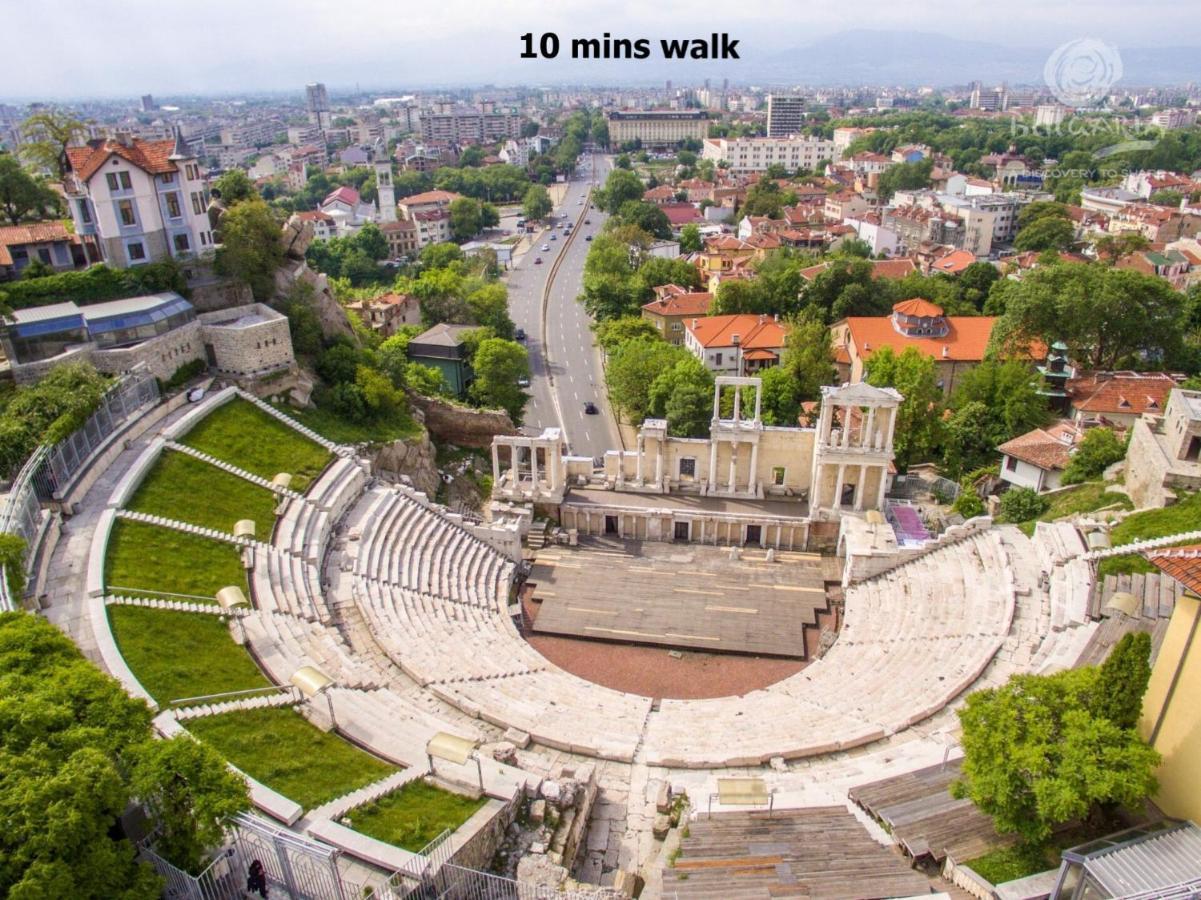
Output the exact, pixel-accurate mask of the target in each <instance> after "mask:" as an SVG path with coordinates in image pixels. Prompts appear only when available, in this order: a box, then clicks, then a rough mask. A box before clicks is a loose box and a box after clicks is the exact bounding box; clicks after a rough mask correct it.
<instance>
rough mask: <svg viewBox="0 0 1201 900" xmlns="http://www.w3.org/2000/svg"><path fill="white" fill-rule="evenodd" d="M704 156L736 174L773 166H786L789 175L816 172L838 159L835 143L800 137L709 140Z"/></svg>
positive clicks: (822, 139)
mask: <svg viewBox="0 0 1201 900" xmlns="http://www.w3.org/2000/svg"><path fill="white" fill-rule="evenodd" d="M701 157H702V158H704V159H710V160H713V162H715V163H718V162H722V161H725V162H728V163H729V164H730V170H731V171H733V172H762V171H764V170H766V169H767V168H768V167H769V166H773V165H779V166H783V167H784V168H785V169H787V170H788V171H789V172H795V171H796V170H798V169H809V170H813V169H816V168H817V167H818V164H819V163H821V162H826V161H829V160H832V159H834V142H833V141H827V140H825V139H824V138H819V137H808V136H797V135H793V136H791V137H746V138H707V139H706V140H705V143H704V146H703V148H702V150H701Z"/></svg>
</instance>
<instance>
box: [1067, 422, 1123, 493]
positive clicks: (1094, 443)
mask: <svg viewBox="0 0 1201 900" xmlns="http://www.w3.org/2000/svg"><path fill="white" fill-rule="evenodd" d="M1125 456H1126V445H1125V443H1123V442H1122V441H1120V440H1118V438H1117V435H1115V434H1114V433H1113V432H1112V431H1111V430H1110V429H1108V428H1093V429H1090V430H1089V431H1088V432H1087V433H1085V435H1084V439H1083V440H1082V441H1081V442H1080V444H1079V446H1078V447H1076V452H1075V453H1073V454H1072V458H1071V460H1070V461H1069V462H1068V467H1067V468H1066V469H1065V470H1064V472H1063V479H1062V481H1063V483H1064V484H1079V483H1080V482H1082V481H1089V480H1091V479H1093V478H1099V477H1100V476H1101V474H1102V473H1103V472H1104V471H1105V470H1106V469H1107V468H1109V467H1110V466H1112V465H1113V464H1114V463H1116V462H1117V461H1118V460H1120V459H1122V458H1124V457H1125Z"/></svg>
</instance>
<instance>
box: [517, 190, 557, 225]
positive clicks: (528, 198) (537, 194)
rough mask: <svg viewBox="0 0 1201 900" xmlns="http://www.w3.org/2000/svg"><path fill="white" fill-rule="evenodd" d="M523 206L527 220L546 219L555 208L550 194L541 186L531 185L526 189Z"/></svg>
mask: <svg viewBox="0 0 1201 900" xmlns="http://www.w3.org/2000/svg"><path fill="white" fill-rule="evenodd" d="M521 205H522V211H523V212H524V213H525V217H526V218H527V219H544V218H546V216H547V215H548V214H549V213H550V211H551V209H552V208H553V207H552V204H551V202H550V194H549V193H547V190H546V188H544V187H543V186H542V185H540V184H531V185H530V186H529V188H527V189H526V192H525V197H524V198H523V199H522V201H521Z"/></svg>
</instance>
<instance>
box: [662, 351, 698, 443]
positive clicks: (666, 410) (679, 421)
mask: <svg viewBox="0 0 1201 900" xmlns="http://www.w3.org/2000/svg"><path fill="white" fill-rule="evenodd" d="M647 404H648V410H647V411H648V413H649V414H650V415H652V416H656V417H658V418H662V419H666V420H667V432H668V434H670V435H673V436H675V437H708V436H709V421H710V419H711V418H712V414H713V413H712V410H713V373H712V372H710V371H709V370H708V369H706V368H705V365H704V363H702V362H701V361H700V360H699V359H697V358H696V357H695V356H693V355H692V354H691V353H689V354H686V355H685V356H683V357H681V358H680V359H679V360H678V361H677V362H676V363H675V364H674V365H673V366H672V367H671V368H670V369H665V370H664V371H662V372H660V373H659V374H658V375H657V376H655V380H654V381H652V382H651V386H650V390H648V391H647Z"/></svg>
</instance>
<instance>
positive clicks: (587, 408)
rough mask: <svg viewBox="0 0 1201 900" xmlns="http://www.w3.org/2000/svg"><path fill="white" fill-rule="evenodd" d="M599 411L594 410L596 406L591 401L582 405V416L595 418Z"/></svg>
mask: <svg viewBox="0 0 1201 900" xmlns="http://www.w3.org/2000/svg"><path fill="white" fill-rule="evenodd" d="M599 411H600V410H598V409H597V408H596V404H595V403H593V402H592V401H591V400H588V401H586V402H585V403H584V414H585V415H588V416H595V415H596V414H597V413H598V412H599Z"/></svg>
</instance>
